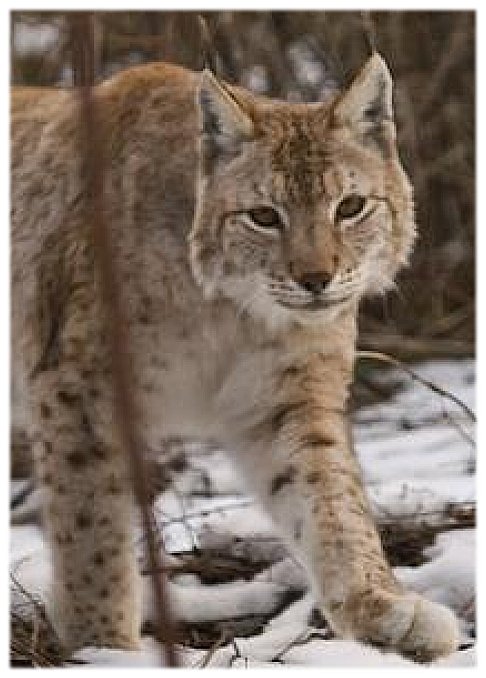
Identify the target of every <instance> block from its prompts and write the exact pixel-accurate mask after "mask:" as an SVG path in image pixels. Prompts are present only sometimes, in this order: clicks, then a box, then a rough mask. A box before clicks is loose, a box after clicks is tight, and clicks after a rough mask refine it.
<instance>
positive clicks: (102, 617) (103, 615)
mask: <svg viewBox="0 0 486 678" xmlns="http://www.w3.org/2000/svg"><path fill="white" fill-rule="evenodd" d="M108 621H109V619H108V617H107V615H106V614H102V615H100V622H101V623H102V624H108Z"/></svg>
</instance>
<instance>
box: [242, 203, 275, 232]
mask: <svg viewBox="0 0 486 678" xmlns="http://www.w3.org/2000/svg"><path fill="white" fill-rule="evenodd" d="M248 216H249V217H250V219H251V220H252V221H253V223H254V224H256V225H257V226H259V227H260V228H273V229H281V228H282V226H283V224H282V219H281V218H280V214H279V213H278V212H277V210H274V209H273V207H265V206H262V207H254V208H253V209H252V210H249V211H248Z"/></svg>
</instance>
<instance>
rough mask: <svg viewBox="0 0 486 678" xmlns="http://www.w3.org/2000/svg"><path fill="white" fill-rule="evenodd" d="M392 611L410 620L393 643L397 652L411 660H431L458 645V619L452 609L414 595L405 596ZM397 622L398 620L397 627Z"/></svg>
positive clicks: (451, 650)
mask: <svg viewBox="0 0 486 678" xmlns="http://www.w3.org/2000/svg"><path fill="white" fill-rule="evenodd" d="M410 604H411V605H412V611H411V613H410V611H409V606H410ZM407 608H408V609H407ZM394 614H397V615H398V616H400V615H403V617H404V618H407V617H408V619H409V620H410V624H409V627H408V629H407V630H406V632H405V633H404V634H403V635H401V636H400V637H398V638H396V647H397V649H398V651H399V652H401V653H402V654H404V655H405V656H408V657H410V658H412V659H414V660H415V661H418V662H429V661H432V660H433V659H436V658H438V657H441V656H443V655H447V654H449V653H450V652H454V650H455V649H456V648H457V647H458V645H459V638H460V632H459V624H458V620H457V618H456V616H455V615H454V613H453V612H452V611H451V610H449V609H448V608H446V607H444V606H443V605H438V604H437V603H432V602H430V601H429V600H426V599H425V598H421V597H418V596H417V597H416V598H405V599H403V600H400V601H399V602H398V603H397V604H396V606H395V608H394ZM400 626H401V625H400V624H399V625H398V628H400Z"/></svg>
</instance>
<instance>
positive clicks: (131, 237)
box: [12, 55, 457, 659]
mask: <svg viewBox="0 0 486 678" xmlns="http://www.w3.org/2000/svg"><path fill="white" fill-rule="evenodd" d="M96 101H97V105H98V112H99V115H100V125H101V127H102V129H101V132H102V137H103V138H104V139H105V147H104V151H105V157H106V159H107V167H106V170H107V172H106V183H105V189H106V201H107V205H109V215H108V216H109V219H110V224H111V228H112V230H113V240H114V242H115V244H116V257H117V262H116V263H117V268H118V270H119V273H120V283H121V293H122V297H123V304H124V308H125V312H126V314H127V317H128V318H129V333H130V349H131V351H132V360H133V368H134V374H135V380H136V381H135V383H134V384H133V389H134V393H135V396H136V400H137V402H138V403H139V409H140V419H141V422H142V425H141V432H142V436H143V444H144V445H145V446H146V447H147V448H148V449H157V447H159V446H160V441H161V439H162V438H164V437H167V436H169V435H172V434H177V435H180V434H183V435H184V434H185V435H191V436H199V437H210V438H213V439H218V440H219V441H220V442H221V444H222V445H224V446H226V447H227V448H228V449H231V450H233V451H234V452H235V461H236V463H237V464H239V465H240V467H241V468H242V470H243V471H244V472H245V473H246V475H247V478H248V479H249V481H250V482H251V483H252V484H253V486H254V489H255V491H256V492H258V493H259V495H260V496H261V498H262V501H263V502H264V504H265V505H266V506H267V508H268V510H269V511H270V513H271V514H272V516H273V517H274V519H275V522H276V524H277V525H279V526H280V528H281V529H282V532H283V533H284V534H285V535H286V537H287V540H288V543H289V545H290V547H291V548H292V549H293V550H294V551H295V553H296V554H297V555H298V557H299V558H300V559H301V560H302V562H303V563H304V564H305V565H306V567H308V569H309V572H310V574H311V576H312V579H313V582H314V587H315V592H316V596H317V597H318V599H319V601H320V602H321V604H322V607H323V610H324V613H325V615H326V616H327V617H328V619H329V620H330V622H331V624H332V625H333V627H334V629H335V630H336V632H337V633H340V634H342V635H344V636H350V637H355V638H358V639H362V640H365V641H368V642H371V643H375V644H378V645H383V646H390V647H393V648H396V649H397V650H399V651H402V652H405V653H409V654H412V655H414V656H417V657H421V658H424V659H431V658H433V657H435V656H437V655H440V654H443V653H446V652H448V651H451V650H452V649H453V648H454V647H455V645H456V643H457V630H456V622H455V620H454V618H453V615H452V614H451V613H449V612H448V611H447V610H445V608H442V607H440V606H437V605H433V604H432V603H427V602H426V601H423V600H422V599H419V598H418V597H416V596H413V595H412V594H409V593H406V592H404V591H403V590H402V588H401V586H400V585H399V583H398V582H397V581H396V579H395V577H394V576H393V574H392V572H391V570H390V568H389V566H388V565H387V563H386V562H385V559H384V556H383V551H382V547H381V544H380V540H379V537H378V535H377V532H376V529H375V526H374V525H373V521H372V519H371V517H370V513H369V508H368V504H367V500H366V498H365V495H364V492H363V487H362V483H361V479H360V471H359V468H358V466H357V463H356V460H355V458H354V455H353V453H352V450H351V447H350V445H349V442H348V440H347V434H346V425H345V419H344V408H345V403H346V398H347V392H348V385H349V382H350V380H351V376H352V369H353V359H354V345H355V334H356V312H357V306H358V302H359V299H360V297H361V296H362V295H363V294H365V293H366V292H381V291H382V290H383V289H385V288H386V287H388V286H389V285H391V284H392V280H393V276H394V274H395V272H396V270H397V269H398V268H399V267H400V266H401V265H402V264H403V263H405V262H406V260H407V257H408V253H409V250H410V247H411V244H412V241H413V237H414V224H413V205H412V198H411V189H410V185H409V183H408V181H407V179H406V177H405V175H404V173H403V170H402V168H401V165H400V162H399V159H398V155H397V151H396V147H395V140H394V127H393V122H392V120H391V78H390V76H389V73H388V70H387V69H386V66H385V65H384V63H383V61H382V60H381V58H380V57H379V56H378V55H374V56H373V57H372V58H371V59H370V61H369V62H368V63H367V64H366V66H365V67H364V69H363V71H362V72H361V74H360V75H359V76H358V78H357V80H356V81H355V83H354V84H352V85H351V86H350V88H349V89H348V90H347V91H346V92H344V93H343V94H342V95H341V96H340V97H338V98H336V99H334V100H332V101H328V102H326V103H323V104H312V105H301V104H299V105H297V104H287V103H283V102H277V101H271V100H268V99H264V98H257V97H255V96H253V95H251V94H250V93H249V92H246V91H244V90H241V89H237V88H232V87H230V86H228V85H223V84H222V83H219V82H218V81H217V80H216V79H215V78H214V76H213V75H212V74H210V73H208V72H204V73H203V74H202V75H198V74H194V73H190V72H188V71H186V70H183V69H181V68H177V67H175V66H169V65H165V64H153V65H148V66H143V67H139V68H134V69H131V70H128V71H126V72H124V73H121V74H119V75H117V76H115V77H114V78H113V79H111V80H109V81H107V82H105V83H103V84H101V85H100V86H98V87H97V88H96ZM197 101H199V105H198V103H197ZM12 106H13V108H12V111H13V114H12V294H13V297H12V348H13V365H14V377H15V378H16V380H17V378H18V379H19V381H20V380H21V379H20V378H21V377H22V379H23V382H24V387H25V388H24V392H25V396H24V404H25V403H28V404H29V406H30V408H31V413H32V416H31V420H32V422H33V425H32V431H31V432H30V435H31V436H32V437H33V439H34V440H35V441H36V468H37V474H38V477H39V481H40V482H41V483H43V484H44V485H45V487H46V489H47V494H48V500H47V503H46V507H45V519H46V526H47V530H48V533H49V536H50V540H51V543H52V552H53V580H52V592H51V603H50V605H51V615H52V618H53V621H54V623H55V625H56V628H57V629H58V631H59V633H60V634H61V637H62V638H63V640H64V642H65V644H66V646H67V647H69V648H74V647H79V646H82V645H85V644H98V645H112V646H119V647H120V646H121V647H134V646H136V645H137V643H138V639H139V625H140V616H139V601H138V598H139V592H138V579H137V574H136V563H135V558H134V555H133V552H132V549H131V548H130V540H131V531H130V522H131V518H130V516H131V511H132V501H131V497H130V489H129V483H128V481H127V470H126V468H125V462H124V459H123V457H122V455H121V454H120V450H119V445H118V441H117V439H116V435H115V432H114V429H113V425H112V424H113V421H112V420H113V413H112V401H113V396H112V391H111V381H110V376H109V375H110V360H109V356H108V355H107V349H106V343H105V336H104V325H103V314H102V309H101V308H100V301H99V298H100V294H99V289H98V282H97V276H96V273H95V270H94V264H93V255H92V251H91V246H90V242H89V238H88V230H87V229H86V213H85V204H84V182H83V168H82V166H81V165H80V160H79V158H80V153H79V151H80V148H79V143H80V142H79V133H78V118H77V108H76V99H75V98H74V97H73V95H72V94H71V93H70V92H65V91H55V90H42V89H41V90H26V89H20V90H15V91H14V93H13V97H12ZM350 194H359V195H361V196H364V197H365V198H366V200H367V202H366V208H365V209H364V210H363V212H362V213H360V214H359V215H358V216H357V217H356V218H355V219H354V220H353V219H350V220H348V221H342V220H341V221H339V219H337V217H336V214H338V213H339V211H338V212H336V210H339V208H338V206H339V205H340V203H341V201H342V200H343V198H344V197H346V196H347V195H348V196H349V195H350ZM260 207H265V208H266V209H267V212H266V214H267V218H268V208H269V207H271V208H272V209H274V210H275V211H276V213H277V214H278V215H279V220H280V221H279V225H278V228H277V229H275V228H267V227H266V226H265V225H264V226H263V227H261V224H260V226H258V224H257V227H255V223H256V222H255V220H254V219H253V217H252V216H251V214H253V213H252V212H251V210H253V209H254V208H260ZM270 214H271V215H272V214H273V212H271V213H270ZM323 281H325V282H326V283H327V286H325V285H324V282H323ZM22 375H23V376H22Z"/></svg>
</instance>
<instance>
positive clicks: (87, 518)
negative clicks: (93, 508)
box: [76, 511, 93, 530]
mask: <svg viewBox="0 0 486 678" xmlns="http://www.w3.org/2000/svg"><path fill="white" fill-rule="evenodd" d="M92 524H93V516H92V514H91V513H88V511H79V512H78V513H77V514H76V527H79V529H80V530H86V529H87V528H88V527H91V525H92Z"/></svg>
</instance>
